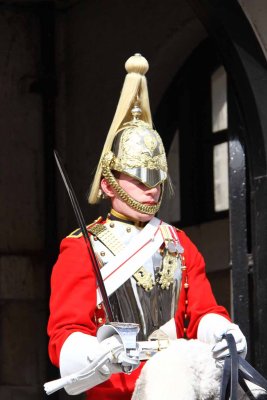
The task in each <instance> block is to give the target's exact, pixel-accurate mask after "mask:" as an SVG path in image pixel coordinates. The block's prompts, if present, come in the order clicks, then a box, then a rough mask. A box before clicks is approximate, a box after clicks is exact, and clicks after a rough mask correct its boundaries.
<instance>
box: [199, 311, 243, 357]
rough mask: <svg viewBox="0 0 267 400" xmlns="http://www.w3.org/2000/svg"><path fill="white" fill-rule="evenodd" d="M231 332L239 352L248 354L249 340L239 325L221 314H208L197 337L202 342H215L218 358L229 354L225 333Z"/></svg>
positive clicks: (214, 348) (200, 325)
mask: <svg viewBox="0 0 267 400" xmlns="http://www.w3.org/2000/svg"><path fill="white" fill-rule="evenodd" d="M226 333H231V334H232V335H233V337H234V339H235V342H236V348H237V352H238V353H240V355H241V356H242V357H243V358H245V357H246V354H247V341H246V338H245V336H244V335H243V333H242V332H241V330H240V328H239V327H238V325H236V324H233V323H232V322H230V321H228V320H227V319H226V318H224V317H222V316H221V315H219V314H207V315H205V316H204V317H203V318H202V319H201V320H200V323H199V326H198V331H197V338H198V339H199V340H201V341H202V342H205V343H209V344H214V347H213V348H212V352H213V357H214V358H215V359H217V360H221V359H224V358H225V357H227V356H229V354H230V353H229V349H228V345H227V342H226V340H225V339H223V338H222V337H223V335H224V334H226Z"/></svg>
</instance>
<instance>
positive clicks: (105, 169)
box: [102, 152, 163, 215]
mask: <svg viewBox="0 0 267 400" xmlns="http://www.w3.org/2000/svg"><path fill="white" fill-rule="evenodd" d="M112 158H113V153H112V152H108V153H106V154H105V156H104V157H103V159H102V175H103V176H104V177H105V178H106V180H107V181H108V183H109V184H110V185H111V187H112V188H113V189H114V190H115V192H116V193H117V194H118V196H119V197H120V198H121V199H122V201H124V202H125V203H126V204H128V206H130V207H131V208H133V209H134V210H136V211H138V212H141V213H142V214H148V215H155V214H156V213H157V212H158V210H159V208H160V205H161V201H162V196H163V185H162V187H161V193H160V199H159V201H158V203H157V204H155V205H151V206H149V205H147V204H142V203H140V202H139V201H137V200H134V199H133V198H132V197H131V196H129V194H128V193H127V192H125V190H123V189H122V187H121V186H120V185H119V184H118V182H117V181H116V179H115V177H114V175H113V174H112V172H111V169H110V164H111V162H112Z"/></svg>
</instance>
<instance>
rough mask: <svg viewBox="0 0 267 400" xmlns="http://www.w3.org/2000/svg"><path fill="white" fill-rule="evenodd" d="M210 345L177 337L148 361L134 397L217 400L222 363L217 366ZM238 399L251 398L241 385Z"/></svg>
mask: <svg viewBox="0 0 267 400" xmlns="http://www.w3.org/2000/svg"><path fill="white" fill-rule="evenodd" d="M211 348H212V346H211V345H208V344H206V343H203V342H200V341H199V340H185V339H178V340H174V341H173V342H172V343H171V345H170V346H169V347H168V349H166V350H163V351H160V352H158V353H157V354H156V355H154V356H153V357H152V358H151V359H150V360H148V361H147V362H146V364H145V366H144V368H143V369H142V371H141V374H140V376H139V378H138V380H137V382H136V386H135V391H134V393H133V396H132V400H218V399H219V398H220V384H221V378H222V365H220V366H219V365H216V362H215V359H214V358H213V357H212V351H211ZM252 386H253V385H252ZM250 389H251V390H252V387H251V384H250ZM253 394H254V396H255V397H256V398H257V397H258V396H260V395H261V394H262V390H259V388H258V387H256V386H254V387H253ZM238 399H239V400H245V399H248V397H247V395H246V394H245V393H244V392H243V390H242V389H241V388H239V392H238Z"/></svg>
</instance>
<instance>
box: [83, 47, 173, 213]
mask: <svg viewBox="0 0 267 400" xmlns="http://www.w3.org/2000/svg"><path fill="white" fill-rule="evenodd" d="M125 68H126V70H127V72H128V74H127V75H126V78H125V82H124V86H123V89H122V92H121V96H120V100H119V103H118V106H117V110H116V113H115V116H114V119H113V122H112V124H111V127H110V130H109V132H108V135H107V139H106V142H105V145H104V148H103V151H102V155H101V158H100V162H99V164H98V168H97V171H96V174H95V177H94V181H93V184H92V187H91V191H90V194H89V198H88V201H89V203H90V204H95V203H97V202H98V201H99V200H100V199H101V198H102V195H103V193H102V190H101V187H100V180H101V178H102V177H104V178H106V179H107V181H108V182H109V184H110V185H111V186H112V187H113V189H114V190H115V191H116V193H117V194H118V195H119V197H121V199H122V200H123V201H124V202H125V203H126V204H128V205H129V206H130V207H132V208H133V209H135V210H137V211H140V212H142V213H144V214H150V215H154V214H155V213H156V212H157V211H158V210H159V207H160V204H161V199H162V194H163V183H164V181H165V180H166V179H167V173H168V168H167V160H166V154H165V150H164V147H163V143H162V140H161V138H160V136H159V134H158V132H157V131H155V130H154V129H153V127H152V119H151V112H150V106H149V98H148V91H147V82H146V78H145V73H146V72H147V70H148V62H147V60H146V59H145V58H144V57H142V56H141V55H140V54H135V55H134V56H132V57H130V58H129V59H128V60H127V62H126V64H125ZM112 171H118V172H122V173H124V174H127V175H129V176H132V177H134V178H136V179H137V180H139V181H140V182H142V183H144V185H146V186H147V187H149V188H152V187H156V186H157V185H159V184H161V186H162V190H161V196H160V200H159V202H158V203H157V204H155V205H147V204H142V203H140V202H138V201H137V200H135V199H133V198H132V197H130V196H129V194H128V193H126V192H125V191H124V190H123V189H122V188H121V186H119V184H118V182H117V180H116V179H115V177H114V174H113V173H112Z"/></svg>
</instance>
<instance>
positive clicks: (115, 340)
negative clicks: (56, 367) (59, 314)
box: [44, 330, 140, 395]
mask: <svg viewBox="0 0 267 400" xmlns="http://www.w3.org/2000/svg"><path fill="white" fill-rule="evenodd" d="M112 333H113V334H112ZM108 334H112V336H109V337H107V336H108ZM139 363H140V361H139V351H138V349H136V350H133V351H131V353H130V354H129V353H128V354H127V353H126V350H125V346H124V344H123V343H122V340H121V337H120V335H119V334H117V333H116V332H115V331H113V332H112V331H111V330H110V331H109V330H107V332H105V334H104V335H102V336H101V337H100V338H97V337H94V336H90V335H86V334H84V333H81V332H74V333H72V334H71V335H70V336H69V337H68V338H67V339H66V341H65V342H64V344H63V346H62V349H61V352H60V374H61V379H57V380H55V381H51V382H47V383H45V385H44V388H45V391H46V393H47V394H52V393H54V392H55V391H57V390H59V389H62V388H63V387H64V388H65V390H66V392H67V393H68V394H70V395H76V394H79V393H82V392H84V391H86V390H88V389H90V388H92V387H94V386H96V385H99V384H100V383H102V382H105V381H106V380H108V379H109V378H110V376H111V375H112V374H114V373H120V372H124V373H130V372H132V371H133V370H134V369H135V368H137V367H138V366H139Z"/></svg>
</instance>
